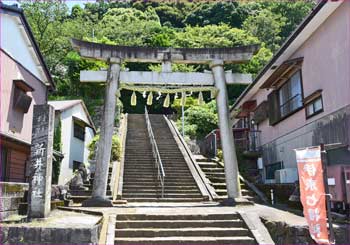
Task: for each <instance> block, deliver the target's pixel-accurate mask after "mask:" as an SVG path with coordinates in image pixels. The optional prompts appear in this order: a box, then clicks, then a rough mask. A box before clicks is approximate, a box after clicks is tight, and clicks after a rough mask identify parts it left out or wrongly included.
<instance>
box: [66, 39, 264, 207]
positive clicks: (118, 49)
mask: <svg viewBox="0 0 350 245" xmlns="http://www.w3.org/2000/svg"><path fill="white" fill-rule="evenodd" d="M72 45H73V47H74V48H75V49H76V50H77V51H79V53H80V55H81V56H82V57H85V58H90V59H98V60H105V61H107V62H108V63H109V69H108V71H107V72H103V71H82V72H81V80H82V81H83V82H107V85H106V92H105V104H104V110H103V120H102V125H101V135H100V143H99V146H100V147H99V149H101V150H99V152H98V153H97V162H96V172H95V180H94V187H93V193H92V198H91V199H89V200H86V201H85V202H84V203H83V206H111V205H112V203H111V201H110V200H107V199H106V188H107V176H108V165H109V162H110V152H111V147H112V133H113V122H114V118H113V117H114V113H115V94H116V92H117V90H118V86H119V83H120V82H123V83H133V84H135V83H139V84H148V85H155V84H157V85H159V84H163V85H165V84H172V85H197V86H207V85H211V86H215V87H216V88H217V89H218V90H219V92H218V95H217V97H216V101H217V110H218V117H219V128H220V137H221V144H222V149H223V157H224V163H225V178H226V187H227V194H228V199H227V200H226V202H227V203H229V204H231V203H234V198H238V197H240V195H241V193H240V187H239V179H238V162H237V156H236V151H235V145H234V139H233V134H232V130H231V125H230V122H229V107H228V96H227V88H226V84H227V81H228V82H229V83H235V82H236V83H237V82H238V83H247V81H250V80H251V76H250V75H247V74H232V73H225V71H224V64H231V63H244V62H247V61H249V60H250V59H251V58H252V56H253V55H254V54H255V53H256V52H257V51H258V49H259V47H258V46H257V45H249V46H242V47H234V48H204V49H191V48H146V47H123V46H115V45H106V44H99V43H91V42H86V41H81V40H76V39H72ZM121 62H146V63H162V64H163V67H165V68H166V67H168V68H167V69H164V70H163V72H161V73H156V72H125V71H122V72H121V71H120V66H121ZM171 63H184V64H208V65H209V66H210V68H211V72H210V73H193V74H190V73H173V72H171V71H169V64H171ZM166 79H168V81H166ZM191 80H192V81H191Z"/></svg>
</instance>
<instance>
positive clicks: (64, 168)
mask: <svg viewBox="0 0 350 245" xmlns="http://www.w3.org/2000/svg"><path fill="white" fill-rule="evenodd" d="M73 116H74V117H76V118H79V119H81V120H83V121H84V122H86V123H88V124H89V120H88V118H87V116H86V114H85V111H84V109H83V107H82V106H81V104H78V105H75V106H73V107H71V108H69V109H67V110H65V111H64V112H62V114H61V120H62V153H63V155H64V159H63V160H62V162H61V171H60V177H59V183H58V184H59V185H63V184H66V183H67V182H68V181H69V180H70V179H71V178H72V177H73V161H78V162H82V163H85V164H86V166H87V167H88V156H89V150H88V144H89V143H90V141H91V139H92V138H93V137H94V131H93V130H92V129H91V128H89V127H86V128H85V141H82V140H80V139H78V138H75V137H74V119H73Z"/></svg>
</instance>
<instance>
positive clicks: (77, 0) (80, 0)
mask: <svg viewBox="0 0 350 245" xmlns="http://www.w3.org/2000/svg"><path fill="white" fill-rule="evenodd" d="M65 2H66V4H67V6H68V7H69V8H70V9H71V8H72V7H73V6H74V5H77V4H78V5H80V6H82V7H83V6H84V3H87V2H96V0H66V1H65ZM3 3H5V4H9V5H11V4H15V3H17V4H18V2H17V1H16V0H7V1H6V0H5V1H3ZM19 5H20V4H19Z"/></svg>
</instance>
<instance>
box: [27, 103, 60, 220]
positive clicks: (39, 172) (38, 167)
mask: <svg viewBox="0 0 350 245" xmlns="http://www.w3.org/2000/svg"><path fill="white" fill-rule="evenodd" d="M54 121H55V110H54V108H53V107H52V106H50V105H47V104H44V105H34V115H33V130H32V145H31V165H30V180H29V194H28V218H29V219H32V218H46V217H47V216H48V215H49V213H50V201H51V200H50V199H51V176H52V154H53V133H54Z"/></svg>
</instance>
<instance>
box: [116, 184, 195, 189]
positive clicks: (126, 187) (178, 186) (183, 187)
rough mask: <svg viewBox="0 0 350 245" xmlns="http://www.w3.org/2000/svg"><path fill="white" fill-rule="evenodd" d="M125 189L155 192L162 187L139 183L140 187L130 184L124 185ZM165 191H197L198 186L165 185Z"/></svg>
mask: <svg viewBox="0 0 350 245" xmlns="http://www.w3.org/2000/svg"><path fill="white" fill-rule="evenodd" d="M124 188H125V189H130V190H138V189H140V188H142V189H143V190H153V189H158V188H160V186H159V185H158V184H157V185H154V186H152V185H147V186H145V185H143V184H142V183H139V184H138V185H136V184H135V185H130V184H125V183H124V184H123V190H124ZM164 188H165V190H191V189H196V188H197V185H196V184H193V185H172V186H171V185H165V187H164Z"/></svg>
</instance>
